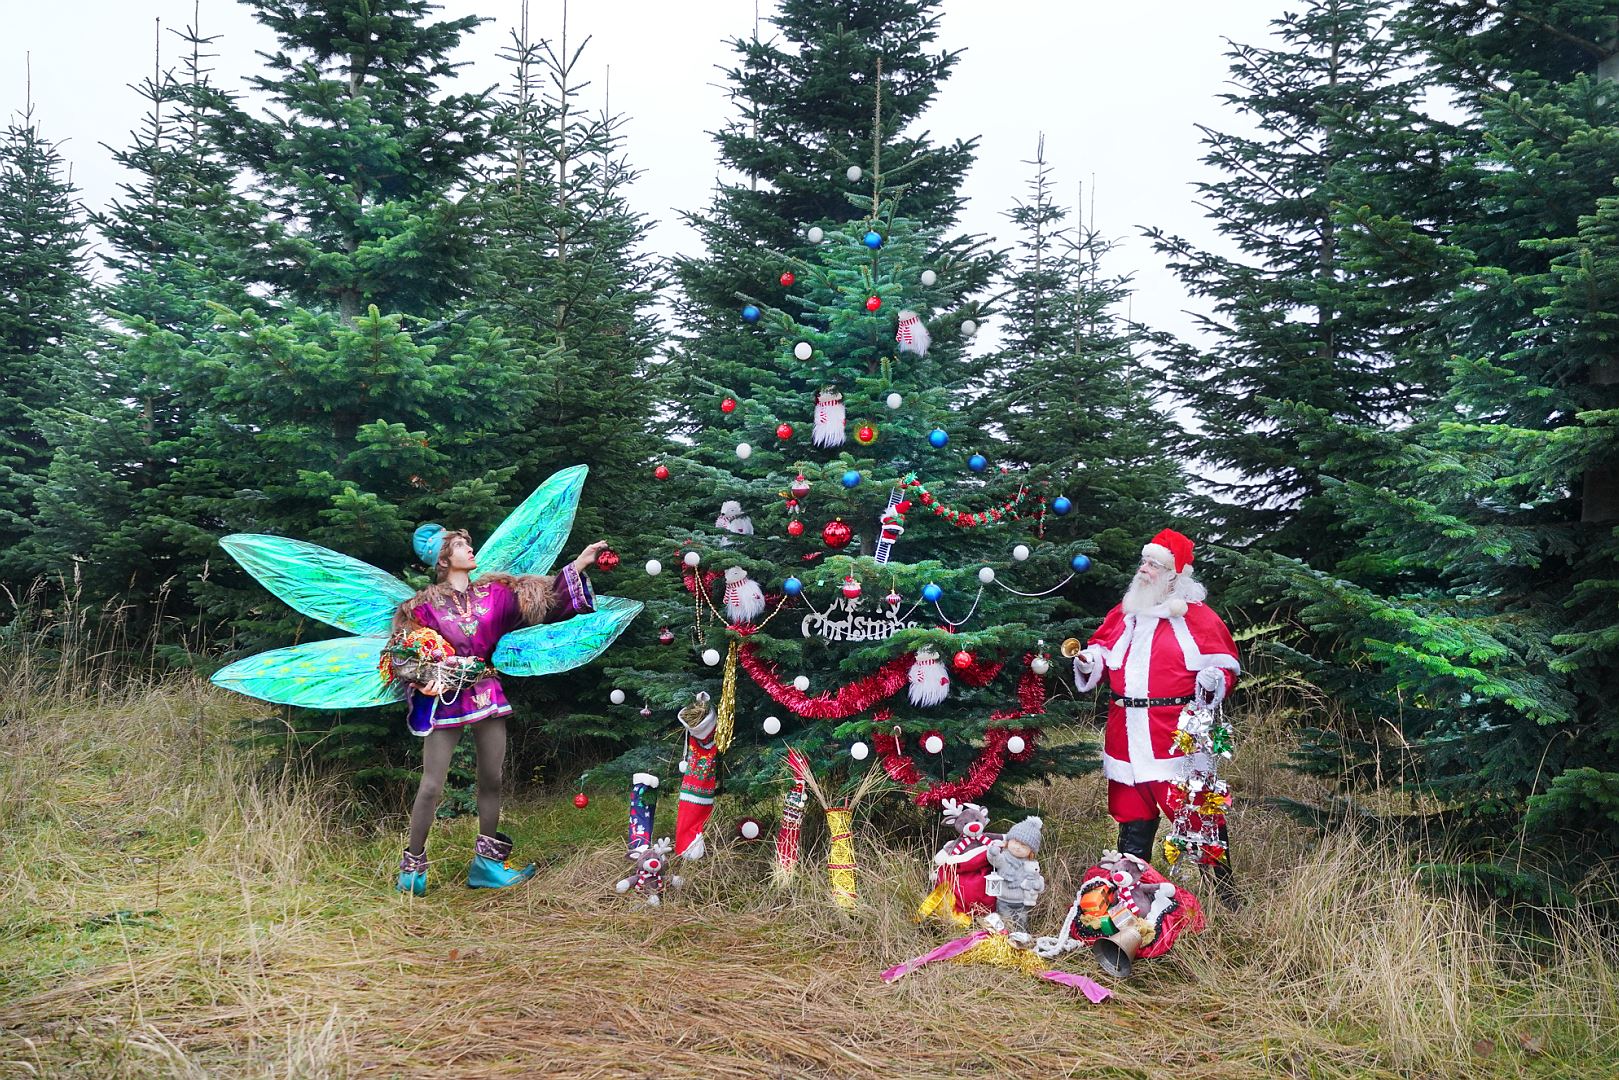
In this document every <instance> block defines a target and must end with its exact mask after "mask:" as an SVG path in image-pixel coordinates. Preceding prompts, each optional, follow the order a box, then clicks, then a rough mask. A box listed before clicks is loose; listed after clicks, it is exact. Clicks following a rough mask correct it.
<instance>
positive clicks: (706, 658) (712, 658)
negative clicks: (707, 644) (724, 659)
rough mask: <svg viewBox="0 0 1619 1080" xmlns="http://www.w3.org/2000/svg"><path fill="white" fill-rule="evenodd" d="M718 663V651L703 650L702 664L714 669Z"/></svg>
mask: <svg viewBox="0 0 1619 1080" xmlns="http://www.w3.org/2000/svg"><path fill="white" fill-rule="evenodd" d="M719 662H720V651H719V650H718V649H704V650H703V663H705V664H707V665H708V666H709V667H714V666H715V665H716V664H718V663H719Z"/></svg>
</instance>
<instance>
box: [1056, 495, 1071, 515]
mask: <svg viewBox="0 0 1619 1080" xmlns="http://www.w3.org/2000/svg"><path fill="white" fill-rule="evenodd" d="M1073 508H1074V504H1073V503H1072V502H1070V501H1069V499H1068V496H1066V495H1058V496H1057V497H1056V498H1055V499H1052V500H1051V512H1052V513H1054V514H1066V513H1068V511H1070V510H1072V509H1073Z"/></svg>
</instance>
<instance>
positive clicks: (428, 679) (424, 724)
mask: <svg viewBox="0 0 1619 1080" xmlns="http://www.w3.org/2000/svg"><path fill="white" fill-rule="evenodd" d="M377 670H378V672H379V673H380V674H381V675H382V678H383V680H384V681H386V682H392V681H394V680H395V679H398V680H400V681H403V682H407V683H410V684H411V685H412V686H413V687H415V688H416V690H417V693H415V694H413V695H412V697H411V708H410V713H409V716H408V720H407V722H408V724H409V726H410V730H411V733H412V734H415V735H426V734H428V733H429V732H431V731H432V730H433V714H434V713H435V712H436V711H437V710H438V703H439V701H440V700H441V699H444V698H448V699H449V700H450V701H454V700H455V695H457V694H459V693H460V692H461V691H462V690H465V689H466V688H467V687H469V686H472V685H473V684H475V683H476V682H477V681H478V680H479V679H482V678H483V677H484V676H485V675H487V674H488V673H489V665H488V663H486V662H485V661H483V660H480V659H478V658H477V657H476V656H458V655H457V654H456V651H455V646H453V645H451V644H450V643H449V642H448V641H446V640H444V636H443V635H442V634H440V633H438V632H437V631H435V630H430V629H428V628H427V627H425V626H421V627H417V628H416V629H414V630H410V631H400V632H399V633H396V634H395V635H394V636H393V637H391V638H389V639H388V644H386V645H384V646H383V647H382V658H381V659H380V660H379V661H378V664H377ZM435 684H436V685H437V686H438V688H439V693H438V694H437V695H436V696H434V695H429V694H427V693H425V692H423V690H424V688H425V687H429V686H434V685H435ZM424 699H425V700H424Z"/></svg>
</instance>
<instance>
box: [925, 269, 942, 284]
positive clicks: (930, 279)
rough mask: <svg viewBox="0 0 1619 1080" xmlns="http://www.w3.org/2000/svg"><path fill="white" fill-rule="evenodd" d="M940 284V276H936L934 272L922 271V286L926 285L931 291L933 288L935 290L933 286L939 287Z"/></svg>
mask: <svg viewBox="0 0 1619 1080" xmlns="http://www.w3.org/2000/svg"><path fill="white" fill-rule="evenodd" d="M938 283H939V275H938V274H935V273H934V272H933V271H932V270H924V271H922V284H924V285H926V286H927V287H928V288H930V289H931V288H933V286H935V285H937V284H938Z"/></svg>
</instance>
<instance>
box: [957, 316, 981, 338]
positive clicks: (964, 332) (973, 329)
mask: <svg viewBox="0 0 1619 1080" xmlns="http://www.w3.org/2000/svg"><path fill="white" fill-rule="evenodd" d="M976 333H978V324H977V323H975V322H973V321H972V320H971V319H968V320H967V321H966V322H963V323H962V324H961V336H962V337H972V336H973V335H974V334H976Z"/></svg>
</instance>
